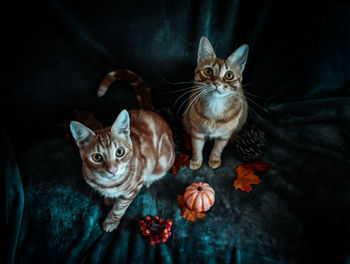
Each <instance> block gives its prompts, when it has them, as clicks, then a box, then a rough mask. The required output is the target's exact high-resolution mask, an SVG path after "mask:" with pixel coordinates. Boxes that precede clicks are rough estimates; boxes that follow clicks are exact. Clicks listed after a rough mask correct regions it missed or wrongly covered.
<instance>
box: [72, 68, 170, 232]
mask: <svg viewBox="0 0 350 264" xmlns="http://www.w3.org/2000/svg"><path fill="white" fill-rule="evenodd" d="M115 80H128V81H129V82H130V83H131V84H132V85H133V87H134V89H135V91H136V97H137V99H138V101H139V103H140V106H141V108H143V109H141V110H132V111H129V112H127V111H126V110H123V111H122V112H121V113H120V114H119V115H118V117H117V119H116V120H115V122H114V124H113V125H112V126H111V127H105V128H102V129H99V130H96V131H92V130H91V129H89V128H88V127H86V126H84V125H83V124H81V123H79V122H77V121H72V122H71V124H70V129H71V132H72V135H73V137H74V139H75V141H76V144H77V145H78V147H79V152H80V156H81V159H82V167H83V175H84V178H85V180H86V182H87V183H88V184H89V185H90V186H91V187H92V188H94V189H95V190H97V191H98V192H100V193H101V194H102V195H103V196H104V197H105V198H106V199H105V201H106V202H107V201H108V200H111V199H110V198H112V199H116V201H115V203H114V205H113V208H112V209H111V210H110V212H109V214H108V216H107V217H106V219H105V220H104V222H103V229H104V230H105V231H106V232H111V231H113V230H114V229H116V228H117V227H118V225H119V222H120V219H121V218H122V217H123V215H124V213H125V211H126V209H127V208H128V206H129V205H130V204H131V202H132V201H133V199H134V198H135V196H136V195H137V193H138V192H139V191H140V189H141V187H142V186H143V184H145V185H146V186H147V187H149V186H150V185H151V183H152V182H154V181H155V180H158V179H160V178H162V177H163V176H164V175H165V174H166V172H167V171H168V170H169V169H170V167H171V166H172V164H173V162H174V159H175V151H174V144H173V137H172V132H171V130H170V128H169V126H168V124H167V123H166V122H165V121H164V119H163V118H162V117H161V116H159V115H158V114H156V113H154V112H152V111H147V110H145V109H153V105H152V103H151V101H150V96H149V91H150V89H149V88H148V87H147V86H146V85H145V84H144V82H143V81H142V79H141V78H140V77H139V76H138V75H136V74H135V73H133V72H131V71H128V70H117V71H114V72H111V73H109V74H108V75H106V76H105V78H104V79H103V80H102V82H101V85H100V87H99V89H98V96H99V97H100V96H103V95H104V93H105V92H106V91H107V89H108V87H109V86H110V84H111V83H112V82H114V81H115Z"/></svg>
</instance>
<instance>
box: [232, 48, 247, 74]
mask: <svg viewBox="0 0 350 264" xmlns="http://www.w3.org/2000/svg"><path fill="white" fill-rule="evenodd" d="M248 52H249V46H248V45H247V44H244V45H242V46H240V47H239V48H238V49H236V50H235V51H234V52H233V53H232V54H231V56H230V57H228V58H227V60H228V61H229V62H230V63H231V64H233V65H235V66H237V67H238V70H239V71H240V72H241V73H242V72H243V70H244V67H245V64H246V63H247V59H248Z"/></svg>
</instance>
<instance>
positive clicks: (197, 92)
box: [177, 90, 201, 114]
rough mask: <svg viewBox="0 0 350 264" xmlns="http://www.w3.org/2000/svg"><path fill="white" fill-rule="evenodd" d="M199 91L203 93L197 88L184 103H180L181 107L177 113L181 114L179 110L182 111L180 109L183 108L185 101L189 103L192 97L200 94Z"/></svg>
mask: <svg viewBox="0 0 350 264" xmlns="http://www.w3.org/2000/svg"><path fill="white" fill-rule="evenodd" d="M199 93H201V91H200V90H197V91H195V92H194V93H193V94H191V95H190V96H189V97H188V98H187V99H186V100H185V101H183V103H182V104H181V105H180V107H179V109H178V110H177V114H179V111H180V109H181V108H182V106H183V105H184V104H185V103H187V102H188V100H190V99H191V97H195V96H196V95H197V94H199Z"/></svg>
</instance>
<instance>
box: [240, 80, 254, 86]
mask: <svg viewBox="0 0 350 264" xmlns="http://www.w3.org/2000/svg"><path fill="white" fill-rule="evenodd" d="M253 82H254V81H251V82H249V83H245V84H242V86H243V87H245V86H248V85H251V84H252V83H253Z"/></svg>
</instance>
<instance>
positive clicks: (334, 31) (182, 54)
mask: <svg viewBox="0 0 350 264" xmlns="http://www.w3.org/2000/svg"><path fill="white" fill-rule="evenodd" d="M282 2H283V3H282ZM39 3H40V1H39ZM39 3H27V4H23V5H17V4H9V5H8V6H6V7H5V9H4V10H5V12H8V13H10V14H11V15H12V18H13V19H12V20H11V21H7V23H5V24H4V25H6V28H5V29H4V33H5V34H4V36H6V39H5V40H4V44H5V49H4V50H5V54H4V57H3V62H4V66H6V67H5V68H4V70H2V72H1V75H0V77H1V79H0V81H1V87H2V88H1V89H2V93H1V98H0V108H1V110H2V113H3V118H2V120H1V121H0V124H1V127H2V129H1V134H0V145H1V151H0V180H1V212H2V218H1V221H2V223H3V226H5V231H3V234H4V235H2V236H1V239H2V240H3V242H4V243H3V244H4V245H5V246H4V247H2V251H1V252H2V253H1V259H0V261H2V262H3V263H118V264H119V263H220V264H221V263H242V264H243V263H247V264H249V263H320V262H322V263H323V262H324V263H350V177H349V173H350V98H349V96H350V64H349V62H350V49H349V47H350V30H349V27H348V25H349V23H350V17H349V15H348V14H349V12H350V5H349V4H348V3H347V2H346V1H341V0H339V1H328V2H327V1H324V2H322V3H320V2H317V3H313V2H312V1H308V2H307V3H306V2H302V1H300V2H299V1H287V2H286V1H238V0H236V1H210V0H208V1H194V0H193V1H160V0H159V1H127V2H122V1H99V2H95V1H64V0H50V1H45V2H44V1H42V3H40V4H39ZM37 4H38V6H37ZM39 7H40V8H39ZM202 35H206V36H207V37H208V38H209V39H210V40H211V42H212V43H213V46H214V48H215V51H216V53H217V55H218V56H219V57H225V56H228V55H229V54H231V52H232V51H233V50H234V49H235V48H237V47H238V45H240V44H243V43H248V44H249V45H250V51H251V52H250V55H249V58H248V63H247V67H246V70H245V72H244V73H245V75H244V76H245V79H244V84H245V86H244V89H245V91H246V94H247V96H248V97H249V99H250V100H249V105H250V108H251V113H250V117H249V125H252V124H254V125H255V126H256V127H258V128H259V129H260V130H262V131H264V132H265V134H266V142H265V144H266V146H265V148H264V150H263V155H262V160H263V162H266V163H268V164H271V165H272V166H271V168H270V169H269V170H268V172H266V173H261V174H259V177H260V179H261V183H259V184H257V185H253V190H252V192H250V193H246V192H242V191H240V190H235V189H234V186H233V182H234V179H235V174H234V169H235V168H237V166H238V165H239V164H241V163H242V162H241V161H239V160H238V159H237V158H236V157H235V155H234V151H233V146H232V145H231V144H230V145H228V146H227V147H226V149H225V150H224V153H223V162H222V166H221V167H220V168H218V169H216V170H213V169H210V168H209V167H208V165H207V164H206V163H204V164H203V166H202V167H201V168H200V169H199V170H198V171H191V170H190V169H189V168H186V167H182V168H181V170H180V172H179V173H178V174H177V175H176V176H175V175H173V174H171V173H170V172H169V173H168V174H167V175H166V176H165V177H164V178H163V179H162V180H160V181H158V182H156V183H154V184H153V185H152V186H151V187H150V188H145V187H143V188H142V190H141V192H140V193H139V194H138V196H137V197H136V199H135V200H134V201H133V203H132V204H131V206H130V207H129V208H128V210H127V211H126V213H125V216H124V217H123V219H122V221H121V223H120V225H119V227H118V229H117V230H116V231H114V232H112V233H105V232H103V230H102V228H101V224H102V221H103V219H104V218H105V217H106V215H107V213H108V211H109V208H107V207H106V206H105V205H104V203H103V199H102V197H100V196H99V194H98V193H96V192H94V191H93V190H92V189H91V188H90V187H89V186H88V185H87V184H86V183H85V181H84V179H83V176H82V172H81V160H80V157H79V153H78V149H77V147H76V146H75V144H74V143H72V142H70V141H67V140H66V139H65V133H66V132H67V131H66V130H65V129H63V128H62V127H61V126H59V125H58V124H60V123H65V122H69V121H70V120H71V119H72V118H73V116H74V110H76V109H80V110H88V111H90V112H92V113H93V114H94V115H95V117H96V118H97V119H98V120H100V121H102V122H103V123H104V124H106V125H110V124H111V122H112V121H113V119H114V118H115V117H116V116H117V114H118V113H119V112H120V110H121V109H124V108H126V109H133V108H137V107H138V106H137V102H136V98H135V94H134V93H133V90H132V89H131V88H130V86H129V84H127V83H124V82H117V83H115V84H113V85H112V87H111V89H110V91H109V92H108V94H106V96H105V97H103V98H102V99H97V98H96V90H97V86H98V84H99V81H100V80H101V78H102V77H103V76H104V75H105V74H106V73H107V72H108V71H110V70H114V69H117V68H129V69H131V70H133V71H135V72H137V73H138V74H139V75H140V76H142V77H143V79H144V80H145V82H146V83H148V84H149V86H150V87H152V98H153V101H154V104H155V106H156V107H157V109H170V110H171V112H172V113H173V114H174V115H173V116H169V115H168V116H166V115H165V118H167V120H168V121H169V123H170V126H171V128H172V129H173V131H174V134H175V136H179V135H181V131H182V127H181V109H180V111H179V114H176V113H177V110H178V107H179V105H178V104H177V105H176V106H175V107H174V106H173V105H174V102H175V100H176V98H177V97H178V96H179V95H180V94H181V93H178V94H176V93H175V96H173V95H174V93H169V92H174V91H176V90H178V89H181V88H184V87H186V84H176V85H175V84H174V83H179V82H187V81H189V80H190V79H191V78H193V70H194V68H195V62H196V52H197V46H198V41H199V39H200V37H201V36H202ZM188 86H189V85H188ZM252 100H253V101H254V102H253V101H252ZM257 104H258V105H260V106H257ZM162 112H163V113H164V111H162ZM170 117H171V118H170ZM176 142H177V143H176V146H175V149H176V152H177V153H187V154H190V152H188V151H187V150H186V149H185V146H184V144H183V142H182V141H181V140H177V141H176ZM211 146H212V143H210V142H209V143H208V144H207V145H206V147H205V150H204V158H205V160H207V159H208V155H209V151H210V148H211ZM197 181H203V182H207V183H209V184H210V185H211V186H212V187H213V188H214V190H215V192H216V201H215V204H214V206H213V207H212V208H211V210H210V211H209V212H208V213H207V216H206V217H205V218H203V219H198V220H197V221H196V222H195V223H192V222H188V221H186V220H185V219H184V218H182V217H181V216H180V213H181V210H180V208H179V206H178V204H177V195H178V194H183V193H184V191H185V189H186V187H187V186H188V185H190V184H191V183H193V182H197ZM147 215H158V216H160V217H163V218H166V219H172V221H173V222H174V226H173V230H172V236H171V237H170V239H169V240H168V241H167V243H165V244H161V245H157V246H151V245H149V241H148V240H147V239H146V238H145V237H143V236H142V234H141V233H140V231H139V227H138V221H139V220H140V219H141V218H142V217H145V216H147Z"/></svg>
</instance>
